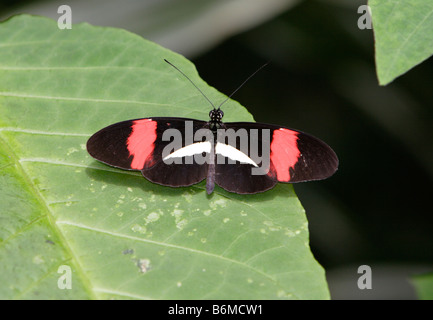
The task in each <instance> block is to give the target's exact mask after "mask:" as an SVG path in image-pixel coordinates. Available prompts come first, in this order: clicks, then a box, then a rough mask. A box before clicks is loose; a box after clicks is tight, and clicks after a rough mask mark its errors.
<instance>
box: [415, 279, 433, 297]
mask: <svg viewBox="0 0 433 320" xmlns="http://www.w3.org/2000/svg"><path fill="white" fill-rule="evenodd" d="M412 283H413V284H414V286H415V289H416V292H417V294H418V297H419V298H420V299H422V300H433V274H431V273H430V274H424V275H419V276H415V277H412Z"/></svg>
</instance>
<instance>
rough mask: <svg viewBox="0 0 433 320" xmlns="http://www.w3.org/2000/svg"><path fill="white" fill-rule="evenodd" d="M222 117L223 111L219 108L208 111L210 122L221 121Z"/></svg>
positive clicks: (216, 122)
mask: <svg viewBox="0 0 433 320" xmlns="http://www.w3.org/2000/svg"><path fill="white" fill-rule="evenodd" d="M223 117H224V112H223V111H222V110H221V109H219V108H218V109H213V110H211V111H210V112H209V118H210V122H212V123H214V124H219V123H221V119H222V118H223Z"/></svg>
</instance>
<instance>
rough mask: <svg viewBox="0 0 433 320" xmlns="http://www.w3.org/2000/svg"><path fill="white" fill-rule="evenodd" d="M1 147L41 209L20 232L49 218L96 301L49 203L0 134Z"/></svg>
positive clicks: (88, 281) (84, 285) (89, 292)
mask: <svg viewBox="0 0 433 320" xmlns="http://www.w3.org/2000/svg"><path fill="white" fill-rule="evenodd" d="M0 145H1V146H2V147H3V149H4V150H5V151H6V154H8V155H9V156H10V159H11V160H12V161H13V163H14V165H15V170H16V172H17V173H18V175H19V176H21V177H22V179H23V180H24V181H25V184H26V185H27V186H28V187H29V190H30V192H31V194H32V196H33V197H34V199H36V201H37V203H38V204H39V207H40V208H41V213H40V216H39V217H38V218H37V219H34V220H32V221H30V222H29V223H27V224H26V226H24V227H23V228H21V229H20V231H21V230H25V228H26V227H27V226H28V225H29V224H32V223H34V222H35V220H39V219H40V218H41V217H47V220H48V221H49V224H50V227H51V229H52V231H53V233H55V234H56V235H57V236H58V237H59V239H60V240H61V243H62V247H63V249H64V250H65V251H66V252H67V255H68V256H69V257H70V260H71V261H72V263H73V264H74V266H75V270H76V272H77V274H78V276H79V278H80V279H81V282H82V284H83V287H84V288H86V289H87V293H88V295H89V297H90V298H92V299H96V296H95V294H94V292H93V290H92V289H91V288H92V286H91V282H90V280H89V279H88V278H87V277H86V275H85V273H84V271H83V269H82V266H81V264H80V263H79V261H78V259H77V257H76V256H75V255H74V253H73V250H72V249H71V248H70V246H69V245H68V242H67V241H66V238H65V237H64V235H63V233H62V232H61V231H60V229H59V228H58V227H57V226H56V223H55V218H54V216H53V213H52V212H51V210H50V208H49V207H48V205H47V203H46V202H45V201H44V199H43V197H42V195H41V194H40V192H39V191H38V189H37V188H36V186H35V185H34V183H33V182H32V181H31V179H30V177H29V176H28V174H27V173H26V171H25V169H24V167H23V166H22V165H21V163H20V161H19V160H18V156H17V155H16V153H15V152H14V151H13V149H12V148H11V147H10V146H9V144H8V143H7V142H6V140H5V139H4V138H3V137H2V136H1V134H0ZM44 211H45V213H43V212H44ZM20 231H18V232H20ZM14 236H15V235H13V236H11V237H14ZM11 237H9V238H11ZM60 263H61V262H60ZM39 280H40V279H38V281H39Z"/></svg>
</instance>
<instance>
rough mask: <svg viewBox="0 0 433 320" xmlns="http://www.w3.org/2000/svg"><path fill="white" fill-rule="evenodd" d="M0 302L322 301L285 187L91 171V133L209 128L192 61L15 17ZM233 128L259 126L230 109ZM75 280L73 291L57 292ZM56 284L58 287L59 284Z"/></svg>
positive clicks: (3, 124) (0, 122)
mask: <svg viewBox="0 0 433 320" xmlns="http://www.w3.org/2000/svg"><path fill="white" fill-rule="evenodd" d="M0 39H1V43H0V193H1V197H0V221H1V224H0V226H1V227H0V283H1V284H2V285H1V286H0V298H2V299H10V298H23V299H24V298H25V299H27V298H40V299H50V298H56V299H63V298H65V299H66V298H90V299H98V298H99V299H104V298H138V299H286V298H292V299H322V298H329V293H328V288H327V284H326V281H325V277H324V272H323V269H322V268H321V266H320V265H319V264H318V263H317V262H316V261H315V259H314V257H313V255H312V254H311V252H310V249H309V244H308V224H307V220H306V217H305V213H304V210H303V208H302V206H301V205H300V203H299V200H298V199H297V197H296V195H295V193H294V191H293V187H292V186H291V185H279V186H277V187H276V188H275V189H274V190H272V191H269V192H266V193H263V194H259V195H254V196H251V195H250V196H248V195H237V194H231V193H227V192H225V191H224V190H222V189H220V188H216V189H215V192H214V193H213V194H212V195H211V196H207V194H206V191H205V185H204V184H203V183H201V184H198V185H196V186H193V187H190V188H170V187H163V186H159V185H156V184H152V183H151V182H148V181H147V180H146V179H144V178H142V177H141V176H140V174H139V173H137V172H130V171H122V170H117V169H114V168H111V167H109V166H106V165H103V164H101V163H99V162H96V161H94V160H93V159H92V158H91V157H90V156H89V155H88V154H87V152H86V148H85V144H86V141H87V139H88V138H89V137H90V135H91V134H92V133H94V132H96V131H97V130H99V129H100V128H102V127H104V126H107V125H109V124H112V123H115V122H118V121H121V120H126V119H133V118H140V117H150V116H179V117H193V118H199V119H204V120H205V119H207V118H208V112H209V109H210V107H209V105H208V103H207V102H206V100H204V99H203V97H202V96H201V95H200V94H199V93H198V92H197V90H196V89H195V88H193V87H192V86H191V84H190V83H189V82H188V81H186V80H185V79H184V78H183V77H182V76H181V75H180V74H179V73H178V72H176V71H175V70H174V69H173V68H171V67H170V66H168V65H167V64H166V63H165V62H164V61H163V59H164V58H166V59H168V60H170V61H171V62H173V63H174V64H175V65H176V66H178V67H179V68H180V69H182V70H183V71H184V72H185V73H186V74H188V76H189V77H191V79H192V80H193V81H194V82H195V83H196V84H197V85H198V86H199V87H200V88H201V89H202V90H203V91H204V92H205V93H206V94H207V95H208V96H209V98H210V99H211V100H212V101H215V102H216V103H218V102H220V101H222V100H223V99H225V96H224V95H223V94H221V93H219V92H217V91H216V90H215V89H213V88H211V87H209V86H207V85H206V84H205V82H203V80H201V79H200V78H199V76H198V74H197V72H196V70H195V68H194V66H193V65H192V64H191V63H190V62H189V61H188V60H186V59H185V58H183V57H181V56H179V55H177V54H175V53H173V52H170V51H169V50H167V49H164V48H162V47H160V46H158V45H156V44H154V43H151V42H149V41H146V40H144V39H142V38H140V37H138V36H136V35H134V34H131V33H129V32H126V31H123V30H119V29H113V28H102V27H93V26H90V25H88V24H78V25H73V27H72V29H71V30H59V29H58V28H57V24H56V22H55V21H52V20H49V19H47V18H41V17H32V16H26V15H23V16H17V17H14V18H12V19H10V20H8V21H6V22H4V23H3V24H1V25H0ZM224 111H225V114H226V116H225V120H226V121H234V120H236V121H252V117H251V115H250V114H249V113H248V112H247V111H246V110H245V109H244V108H243V107H241V106H240V105H239V104H238V103H236V102H235V101H233V100H230V101H229V102H228V103H227V104H226V105H225V106H224ZM62 265H65V266H68V267H70V268H71V270H72V277H71V279H72V289H59V287H58V283H60V284H62V283H67V279H68V278H67V274H66V273H58V268H59V267H60V266H62ZM61 276H62V278H60V277H61Z"/></svg>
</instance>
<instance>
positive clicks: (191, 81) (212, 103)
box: [164, 59, 215, 109]
mask: <svg viewBox="0 0 433 320" xmlns="http://www.w3.org/2000/svg"><path fill="white" fill-rule="evenodd" d="M164 61H165V62H167V63H168V64H169V65H171V66H172V67H173V68H175V69H176V70H177V71H179V72H180V73H181V74H182V75H183V76H184V77H185V78H187V79H188V81H189V82H191V83H192V85H193V86H194V87H195V88H196V89H197V90H198V91H199V92H200V93H201V94H202V96H203V97H205V99H206V100H207V101H208V102H209V103H210V104H211V106H212V107H213V108H214V109H215V105H214V104H213V103H212V101H210V100H209V98H208V97H206V95H205V94H204V93H203V91H201V90H200V89H199V87H197V86H196V85H195V83H194V82H192V80H191V79H190V78H188V76H187V75H186V74H185V73H183V72H182V71H181V70H180V69H179V68H178V67H176V66H175V65H174V64H172V63H171V62H170V61H168V60H167V59H164Z"/></svg>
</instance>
